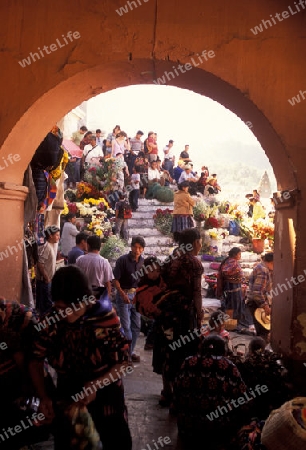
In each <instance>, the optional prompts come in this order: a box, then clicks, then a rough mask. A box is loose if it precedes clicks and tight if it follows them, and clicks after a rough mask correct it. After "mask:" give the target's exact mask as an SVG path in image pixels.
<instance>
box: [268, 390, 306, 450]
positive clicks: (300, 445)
mask: <svg viewBox="0 0 306 450" xmlns="http://www.w3.org/2000/svg"><path fill="white" fill-rule="evenodd" d="M296 408H306V397H296V398H294V399H293V400H290V401H289V402H286V403H284V404H283V405H282V406H281V407H280V408H278V409H276V410H274V411H272V412H271V414H270V415H269V417H268V419H267V420H266V423H265V425H264V427H263V430H262V434H261V442H262V444H263V445H265V446H266V447H267V450H303V449H306V430H304V429H303V428H302V427H301V426H300V425H299V424H298V423H297V421H296V420H295V418H294V417H293V415H292V410H293V409H296Z"/></svg>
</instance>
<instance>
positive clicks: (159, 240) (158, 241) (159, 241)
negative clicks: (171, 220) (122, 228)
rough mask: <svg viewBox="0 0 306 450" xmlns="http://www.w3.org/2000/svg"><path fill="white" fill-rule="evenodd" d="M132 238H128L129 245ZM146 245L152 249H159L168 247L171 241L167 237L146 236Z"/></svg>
mask: <svg viewBox="0 0 306 450" xmlns="http://www.w3.org/2000/svg"><path fill="white" fill-rule="evenodd" d="M131 240H132V238H131V236H130V238H129V243H130V242H131ZM145 241H146V245H147V246H152V247H159V246H169V245H172V243H173V239H172V238H170V237H168V236H163V235H160V236H147V237H146V238H145Z"/></svg>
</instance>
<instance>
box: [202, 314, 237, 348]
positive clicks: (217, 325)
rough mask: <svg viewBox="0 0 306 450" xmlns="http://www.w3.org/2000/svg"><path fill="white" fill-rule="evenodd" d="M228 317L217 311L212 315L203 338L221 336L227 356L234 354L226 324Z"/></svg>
mask: <svg viewBox="0 0 306 450" xmlns="http://www.w3.org/2000/svg"><path fill="white" fill-rule="evenodd" d="M227 318H228V316H227V315H226V314H225V313H224V312H223V311H221V310H217V311H214V312H212V313H211V315H210V317H209V321H208V327H207V328H206V329H205V330H204V332H203V336H204V338H206V337H207V336H213V335H214V336H216V335H217V336H220V337H222V339H223V340H224V342H225V351H226V353H225V354H226V355H231V354H232V353H233V351H232V349H233V345H232V341H231V338H230V334H229V332H228V331H227V330H226V329H225V322H226V319H227Z"/></svg>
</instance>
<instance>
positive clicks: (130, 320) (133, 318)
mask: <svg viewBox="0 0 306 450" xmlns="http://www.w3.org/2000/svg"><path fill="white" fill-rule="evenodd" d="M127 296H128V297H129V299H130V301H131V303H130V304H127V303H124V301H123V300H122V298H121V297H120V295H119V292H117V293H116V307H117V314H118V316H119V318H120V322H121V326H122V328H123V330H124V334H125V337H126V338H127V339H128V340H129V341H131V345H130V355H132V353H134V349H135V346H136V341H137V339H138V336H139V333H140V326H141V315H140V314H139V313H138V312H137V311H136V305H133V304H132V301H133V299H134V297H135V293H133V294H127Z"/></svg>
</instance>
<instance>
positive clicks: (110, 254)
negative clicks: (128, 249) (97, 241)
mask: <svg viewBox="0 0 306 450" xmlns="http://www.w3.org/2000/svg"><path fill="white" fill-rule="evenodd" d="M124 253H125V242H124V240H123V239H120V238H119V237H117V236H114V235H113V236H109V237H108V238H107V239H106V241H105V242H104V244H103V245H102V248H101V250H100V255H101V256H103V258H106V259H108V260H116V259H118V258H119V257H120V256H122V255H124Z"/></svg>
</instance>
